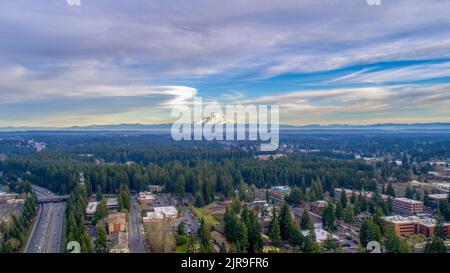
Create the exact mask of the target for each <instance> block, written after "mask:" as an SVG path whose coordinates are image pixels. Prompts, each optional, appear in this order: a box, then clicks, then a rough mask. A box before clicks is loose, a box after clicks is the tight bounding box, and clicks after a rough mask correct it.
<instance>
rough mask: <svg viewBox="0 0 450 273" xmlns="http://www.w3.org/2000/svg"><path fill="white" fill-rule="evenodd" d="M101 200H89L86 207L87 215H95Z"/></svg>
mask: <svg viewBox="0 0 450 273" xmlns="http://www.w3.org/2000/svg"><path fill="white" fill-rule="evenodd" d="M98 204H99V202H89V203H88V205H87V207H86V216H88V217H89V216H93V215H94V214H95V212H96V211H97V207H98Z"/></svg>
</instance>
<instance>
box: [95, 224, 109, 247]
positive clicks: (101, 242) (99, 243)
mask: <svg viewBox="0 0 450 273" xmlns="http://www.w3.org/2000/svg"><path fill="white" fill-rule="evenodd" d="M95 252H97V253H108V252H109V246H108V237H107V235H106V230H105V227H104V225H103V224H99V225H97V237H96V239H95Z"/></svg>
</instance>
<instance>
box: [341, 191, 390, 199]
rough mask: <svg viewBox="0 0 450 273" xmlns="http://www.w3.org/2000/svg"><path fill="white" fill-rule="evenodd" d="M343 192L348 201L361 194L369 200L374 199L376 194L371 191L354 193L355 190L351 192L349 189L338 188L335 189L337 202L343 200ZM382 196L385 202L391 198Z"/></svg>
mask: <svg viewBox="0 0 450 273" xmlns="http://www.w3.org/2000/svg"><path fill="white" fill-rule="evenodd" d="M343 190H344V191H345V194H346V196H347V199H350V198H352V196H353V195H356V196H360V195H361V194H362V195H363V196H364V197H366V198H368V199H372V198H373V197H374V193H373V192H371V191H353V190H349V189H339V188H337V189H334V197H335V199H336V200H338V199H340V198H341V195H342V191H343ZM380 196H381V198H383V200H387V199H388V198H389V196H388V195H385V194H380Z"/></svg>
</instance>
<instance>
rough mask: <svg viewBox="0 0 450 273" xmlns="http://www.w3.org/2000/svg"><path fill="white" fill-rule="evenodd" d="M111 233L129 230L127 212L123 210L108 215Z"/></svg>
mask: <svg viewBox="0 0 450 273" xmlns="http://www.w3.org/2000/svg"><path fill="white" fill-rule="evenodd" d="M108 231H109V234H112V233H115V232H126V231H127V220H126V214H125V213H122V212H115V213H110V214H109V215H108Z"/></svg>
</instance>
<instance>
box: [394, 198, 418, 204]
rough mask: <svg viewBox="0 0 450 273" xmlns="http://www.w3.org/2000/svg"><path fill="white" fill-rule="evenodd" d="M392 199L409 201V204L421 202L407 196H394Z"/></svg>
mask: <svg viewBox="0 0 450 273" xmlns="http://www.w3.org/2000/svg"><path fill="white" fill-rule="evenodd" d="M394 201H400V202H404V203H409V204H423V203H422V201H417V200H414V199H409V198H405V197H398V198H394Z"/></svg>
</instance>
